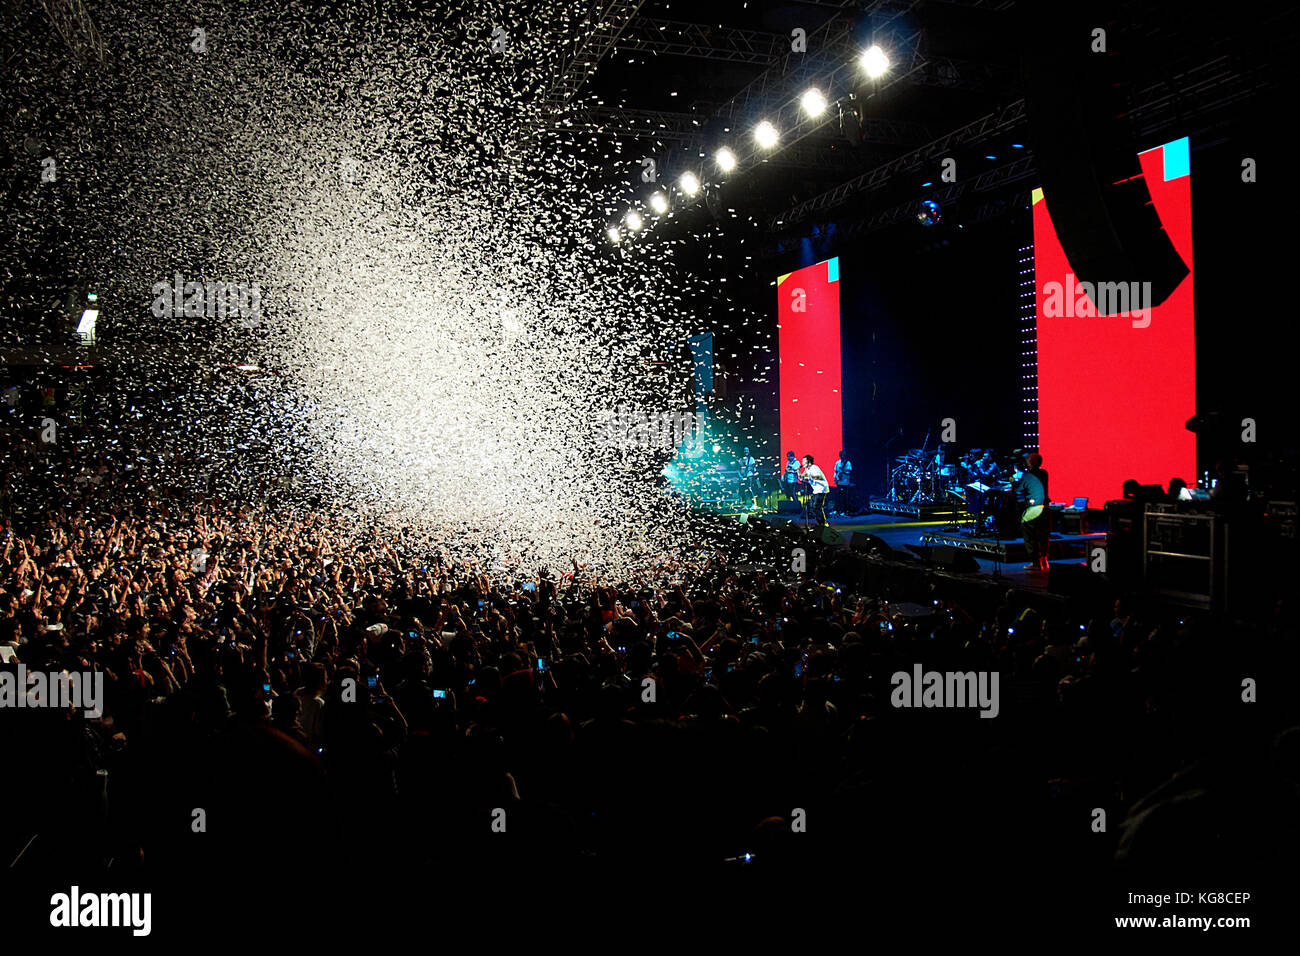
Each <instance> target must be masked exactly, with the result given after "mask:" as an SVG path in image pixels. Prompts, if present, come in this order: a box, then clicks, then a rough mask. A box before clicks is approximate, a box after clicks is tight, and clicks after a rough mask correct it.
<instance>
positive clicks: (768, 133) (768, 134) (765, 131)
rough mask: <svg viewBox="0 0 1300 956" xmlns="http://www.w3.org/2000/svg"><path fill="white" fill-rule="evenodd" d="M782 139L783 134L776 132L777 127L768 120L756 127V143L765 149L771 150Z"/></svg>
mask: <svg viewBox="0 0 1300 956" xmlns="http://www.w3.org/2000/svg"><path fill="white" fill-rule="evenodd" d="M780 139H781V134H780V133H778V132H777V131H776V127H775V126H773V125H772V124H771V123H769V122H768V121H767V120H763V122H761V123H759V124H758V125H757V126H755V127H754V141H755V142H756V143H758V145H759V146H761V147H763V149H771V148H772V147H773V146H775V145H776V144H777V141H778V140H780Z"/></svg>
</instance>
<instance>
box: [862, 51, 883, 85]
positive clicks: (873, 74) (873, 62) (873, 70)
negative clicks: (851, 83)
mask: <svg viewBox="0 0 1300 956" xmlns="http://www.w3.org/2000/svg"><path fill="white" fill-rule="evenodd" d="M862 68H863V69H864V70H866V71H867V76H869V77H870V78H871V79H873V80H878V79H880V78H881V77H882V76H884V75H885V73H886V71H887V70H888V69H889V57H888V56H887V55H886V54H885V51H884V50H882V49H881V48H880V46H879V44H874V43H873V44H872V45H871V46H870V47H869V48H868V49H867V51H866V52H865V53H863V54H862Z"/></svg>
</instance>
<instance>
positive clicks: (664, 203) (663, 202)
mask: <svg viewBox="0 0 1300 956" xmlns="http://www.w3.org/2000/svg"><path fill="white" fill-rule="evenodd" d="M650 208H651V209H653V210H654V211H655V214H656V215H659V216H662V215H663V214H664V213H666V212H667V211H668V197H667V196H665V195H664V194H663V193H655V194H654V195H652V196H651V197H650Z"/></svg>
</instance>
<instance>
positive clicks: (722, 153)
mask: <svg viewBox="0 0 1300 956" xmlns="http://www.w3.org/2000/svg"><path fill="white" fill-rule="evenodd" d="M713 158H714V160H715V161H716V162H717V164H718V168H719V169H720V170H722V171H723V172H724V173H729V172H731V171H732V170H733V169H735V168H736V154H735V153H733V152H732V151H731V150H729V149H727V147H725V146H724V147H722V149H720V150H718V151H717V152H716V153H714V154H713Z"/></svg>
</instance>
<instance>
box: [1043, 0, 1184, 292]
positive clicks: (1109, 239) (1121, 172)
mask: <svg viewBox="0 0 1300 956" xmlns="http://www.w3.org/2000/svg"><path fill="white" fill-rule="evenodd" d="M1121 6H1122V5H1121V4H1120V3H1119V2H1118V0H1104V2H1103V3H1102V4H1101V8H1100V9H1098V8H1097V5H1095V4H1074V3H1032V4H1025V5H1022V10H1023V16H1024V18H1025V19H1024V20H1023V22H1022V29H1023V37H1022V49H1023V50H1024V51H1025V52H1024V73H1025V76H1024V79H1025V103H1026V107H1027V110H1028V114H1029V121H1030V129H1031V139H1032V144H1033V150H1034V159H1035V163H1036V165H1037V167H1038V181H1039V184H1040V185H1041V186H1042V189H1043V198H1044V199H1045V200H1046V202H1047V211H1048V212H1049V213H1050V214H1051V217H1052V224H1053V226H1054V227H1055V229H1056V234H1057V236H1058V237H1059V239H1060V241H1061V248H1062V249H1063V250H1064V251H1065V255H1066V258H1067V259H1068V260H1069V263H1070V268H1071V270H1072V271H1073V274H1074V276H1075V278H1076V280H1077V281H1079V282H1089V283H1093V287H1094V288H1096V284H1097V283H1101V282H1106V283H1111V282H1114V283H1119V282H1123V283H1133V282H1138V283H1141V282H1150V283H1151V287H1150V291H1151V301H1150V302H1144V303H1142V304H1143V305H1144V306H1155V305H1159V304H1160V303H1162V302H1164V300H1165V299H1166V298H1168V297H1169V294H1170V293H1171V292H1173V291H1174V289H1175V288H1177V287H1178V284H1179V283H1181V282H1182V281H1183V279H1184V278H1186V276H1187V274H1188V272H1189V271H1190V270H1189V269H1188V267H1187V264H1186V263H1185V262H1183V260H1182V257H1181V256H1180V255H1179V254H1178V251H1177V250H1176V249H1175V248H1174V246H1173V243H1172V242H1170V240H1169V237H1168V235H1166V233H1165V231H1164V227H1163V226H1162V225H1161V223H1160V217H1159V216H1158V215H1157V214H1156V210H1155V205H1154V204H1153V203H1152V201H1151V191H1150V189H1149V188H1148V187H1147V183H1146V180H1145V178H1144V177H1143V175H1142V169H1141V164H1140V163H1139V161H1138V157H1137V142H1136V138H1135V135H1134V130H1133V129H1132V124H1131V122H1130V116H1129V113H1130V109H1131V107H1130V104H1129V102H1128V97H1129V83H1128V77H1127V75H1126V69H1125V67H1126V63H1127V61H1128V59H1129V58H1130V57H1132V58H1133V59H1136V58H1137V55H1138V54H1137V53H1136V52H1135V51H1134V50H1133V49H1132V43H1133V42H1136V41H1135V40H1133V39H1130V37H1129V36H1128V35H1126V34H1125V32H1124V19H1123V16H1122V15H1121V9H1120V8H1121ZM1098 28H1099V29H1101V30H1103V31H1104V32H1105V37H1104V43H1105V50H1104V51H1097V52H1094V51H1093V46H1094V45H1095V44H1096V43H1097V42H1099V41H1098V40H1096V39H1094V30H1095V29H1098ZM1063 280H1064V277H1062V280H1061V281H1063ZM1127 288H1133V287H1132V286H1127ZM1097 304H1098V303H1096V302H1094V305H1097Z"/></svg>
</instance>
